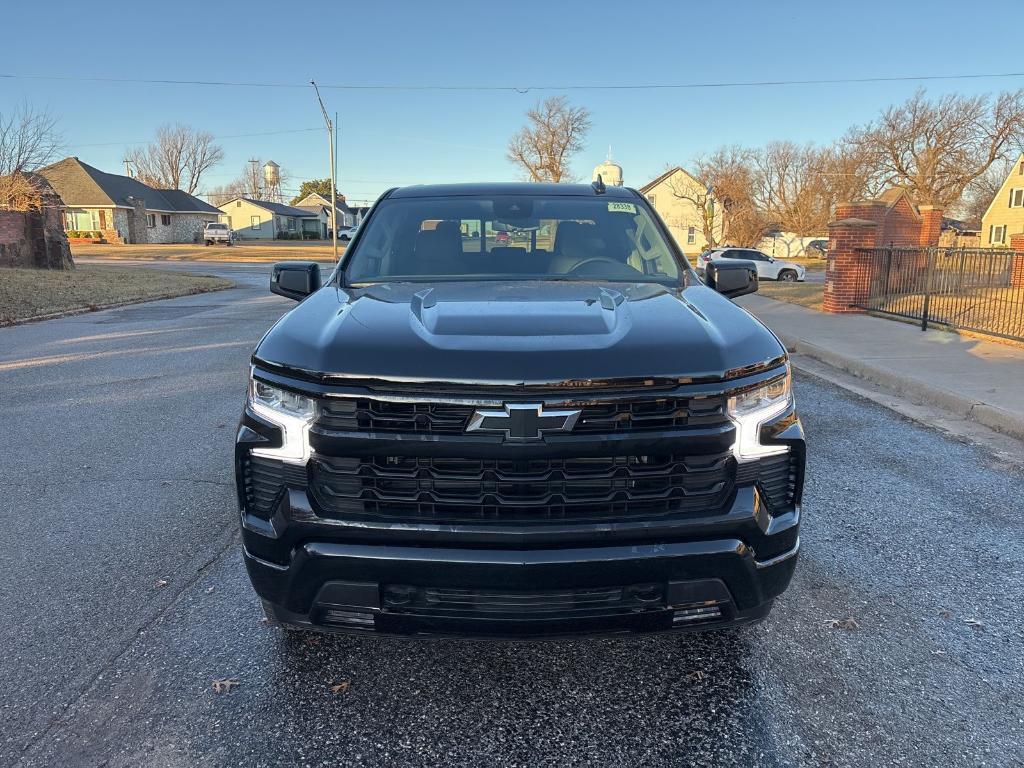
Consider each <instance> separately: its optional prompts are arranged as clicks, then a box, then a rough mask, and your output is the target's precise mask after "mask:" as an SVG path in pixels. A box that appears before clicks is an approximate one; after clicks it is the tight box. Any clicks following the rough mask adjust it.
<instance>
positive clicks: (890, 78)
mask: <svg viewBox="0 0 1024 768" xmlns="http://www.w3.org/2000/svg"><path fill="white" fill-rule="evenodd" d="M1013 77H1024V72H983V73H966V74H949V75H885V76H877V77H836V78H818V79H807V80H742V81H717V82H716V81H710V82H695V83H634V84H589V85H587V84H574V85H526V86H518V85H408V84H378V85H361V84H344V85H323V84H321V85H320V87H321V88H329V89H332V90H340V91H477V92H479V91H504V92H514V93H529V92H530V91H642V90H681V89H695V88H761V87H776V86H787V85H853V84H857V83H895V82H923V81H932V80H979V79H985V78H1013ZM0 78H5V79H8V80H60V81H73V82H90V83H119V84H139V85H196V86H223V87H230V88H308V87H309V84H308V83H282V82H277V83H272V82H246V81H239V80H234V81H232V80H165V79H146V78H128V77H83V76H78V75H15V74H7V73H0Z"/></svg>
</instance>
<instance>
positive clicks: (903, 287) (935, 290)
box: [857, 248, 1024, 340]
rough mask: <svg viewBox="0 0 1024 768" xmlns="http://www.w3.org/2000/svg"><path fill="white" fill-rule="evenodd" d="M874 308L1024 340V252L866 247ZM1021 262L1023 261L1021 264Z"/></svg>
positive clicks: (869, 304)
mask: <svg viewBox="0 0 1024 768" xmlns="http://www.w3.org/2000/svg"><path fill="white" fill-rule="evenodd" d="M859 253H861V254H863V255H865V256H866V257H867V263H868V265H869V270H868V274H867V276H866V280H867V297H866V299H865V301H864V303H863V304H858V305H857V306H859V307H861V308H862V309H866V310H868V311H869V312H877V313H879V314H883V315H891V316H895V317H905V318H909V319H911V320H919V321H920V322H921V330H927V329H928V326H929V324H935V325H943V326H947V327H950V328H961V329H964V330H969V331H976V332H979V333H986V334H991V335H993V336H1003V337H1006V338H1011V339H1018V340H1024V285H1021V284H1020V280H1019V279H1018V280H1017V282H1018V285H1016V286H1014V285H1013V274H1014V260H1015V259H1020V258H1024V253H1020V252H1015V251H1010V250H1006V249H998V248H989V249H980V248H864V249H860V250H859ZM1020 269H1021V267H1020V266H1018V270H1020Z"/></svg>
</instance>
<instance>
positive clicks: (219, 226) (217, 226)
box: [206, 224, 228, 229]
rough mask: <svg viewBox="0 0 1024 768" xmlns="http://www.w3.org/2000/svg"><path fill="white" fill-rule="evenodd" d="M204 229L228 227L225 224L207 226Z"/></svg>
mask: <svg viewBox="0 0 1024 768" xmlns="http://www.w3.org/2000/svg"><path fill="white" fill-rule="evenodd" d="M206 228H207V229H227V228H228V225H227V224H207V225H206Z"/></svg>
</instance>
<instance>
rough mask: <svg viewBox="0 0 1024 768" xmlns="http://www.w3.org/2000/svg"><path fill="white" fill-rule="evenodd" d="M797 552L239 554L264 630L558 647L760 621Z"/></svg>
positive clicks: (325, 547)
mask: <svg viewBox="0 0 1024 768" xmlns="http://www.w3.org/2000/svg"><path fill="white" fill-rule="evenodd" d="M798 549H799V541H797V543H796V544H795V545H794V546H793V548H792V549H790V550H789V551H787V552H784V553H783V554H782V555H780V556H777V557H774V558H772V559H770V560H765V561H759V560H757V559H756V557H755V553H754V552H753V550H752V549H751V548H750V547H748V546H747V545H745V544H744V543H743V542H741V541H739V540H738V539H719V540H712V541H700V542H677V543H672V544H646V545H641V546H620V547H587V548H572V549H554V550H533V551H520V550H465V549H434V548H421V547H393V546H372V545H359V544H337V543H323V542H309V543H306V544H305V545H303V546H302V547H301V548H299V549H297V550H296V551H295V553H294V555H293V557H292V561H291V562H290V563H289V564H288V565H286V566H282V565H279V564H276V563H271V562H269V561H266V560H262V559H260V558H258V557H255V556H254V555H252V554H251V553H250V552H248V551H246V552H245V563H246V567H247V569H248V571H249V576H250V578H251V579H252V583H253V586H254V587H255V589H256V592H257V593H258V594H259V596H260V597H261V598H262V599H263V601H264V605H265V606H267V609H268V612H269V613H270V614H271V618H273V619H274V620H276V621H277V622H279V623H281V624H284V625H286V626H290V627H295V628H303V629H317V630H327V631H340V632H351V633H369V634H385V635H404V636H424V635H434V636H445V635H458V636H476V637H504V638H517V637H544V636H547V637H559V636H576V635H583V634H608V633H625V632H664V631H679V630H694V629H710V628H721V627H725V626H735V625H739V624H746V623H751V622H754V621H758V620H760V619H762V618H764V617H765V616H766V615H767V613H768V611H769V610H770V609H771V606H772V603H773V601H774V599H775V598H776V597H777V596H778V595H779V594H781V593H782V591H783V590H785V588H786V586H787V585H788V584H789V580H790V578H791V577H792V574H793V569H794V567H795V565H796V560H797V552H798Z"/></svg>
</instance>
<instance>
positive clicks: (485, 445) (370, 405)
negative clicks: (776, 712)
mask: <svg viewBox="0 0 1024 768" xmlns="http://www.w3.org/2000/svg"><path fill="white" fill-rule="evenodd" d="M270 287H271V290H272V291H273V292H275V293H277V294H280V295H283V296H287V297H290V298H293V299H296V300H300V303H299V304H298V306H296V307H295V308H294V309H292V310H291V311H290V312H288V313H287V314H286V315H284V316H283V317H282V318H281V319H280V320H279V321H278V322H277V323H276V324H275V325H274V326H273V327H272V328H271V329H270V331H269V332H268V333H267V334H266V335H265V336H264V337H263V339H262V340H261V341H260V343H259V346H258V347H257V349H256V351H255V352H254V354H253V356H252V370H251V380H250V383H249V394H248V399H247V402H246V406H245V411H244V415H243V416H242V420H241V424H240V427H239V430H238V436H237V442H236V451H235V469H236V475H237V485H238V501H239V505H240V509H241V526H242V538H243V542H244V547H245V551H244V557H245V563H246V566H247V568H248V571H249V575H250V577H251V580H252V583H253V586H254V587H255V589H256V592H257V593H258V594H259V597H260V598H261V600H262V603H263V607H264V610H265V611H266V614H267V617H268V619H269V620H270V621H271V622H272V623H275V624H279V625H281V626H283V627H285V628H290V629H294V628H299V629H320V630H336V631H347V632H361V633H367V634H393V635H406V636H429V635H470V636H478V637H495V636H497V637H524V636H525V637H534V636H566V635H569V636H572V635H580V634H586V633H599V632H651V631H662V630H688V629H707V628H715V627H723V626H729V625H735V624H743V623H748V622H752V621H756V620H759V619H762V618H764V617H765V616H766V615H767V613H768V611H769V610H770V609H771V606H772V604H773V602H774V600H775V598H776V597H778V596H779V594H780V593H782V591H783V590H784V589H785V588H786V586H787V585H788V583H789V580H790V577H791V576H792V573H793V569H794V566H795V564H796V559H797V552H798V549H799V537H798V527H799V520H800V497H801V491H802V487H803V476H804V437H803V431H802V428H801V425H800V421H799V419H798V418H797V415H796V411H795V407H794V402H793V395H792V391H791V380H790V368H789V363H788V360H787V356H786V351H785V349H784V347H783V346H782V345H781V344H780V343H779V341H778V340H777V339H776V338H775V336H774V335H773V334H772V333H771V332H770V331H768V330H767V329H766V328H765V327H764V326H763V325H761V324H760V323H759V322H758V321H757V320H755V319H754V318H753V317H751V316H750V315H749V314H748V313H747V312H745V311H744V310H743V309H741V308H739V307H737V306H736V305H734V304H733V303H732V302H731V301H730V300H729V298H728V297H731V296H736V295H740V294H743V293H750V292H751V291H754V290H756V289H757V273H756V270H755V269H754V265H752V264H748V263H745V262H736V261H734V262H731V263H729V264H725V263H723V264H722V265H717V266H715V267H713V268H711V269H709V271H708V274H707V275H706V276H705V282H701V281H700V280H699V279H698V278H697V276H696V275H695V273H694V272H693V270H692V269H691V268H690V266H689V264H688V263H687V261H686V259H685V258H684V256H683V254H682V253H681V251H680V250H679V248H678V246H677V245H676V243H675V242H674V240H673V239H672V236H671V235H670V234H669V232H668V231H667V229H666V228H665V225H664V224H663V222H662V221H661V220H660V219H659V217H658V216H657V214H656V213H655V212H654V211H653V210H652V209H651V207H650V206H649V205H648V203H647V201H646V200H644V199H643V197H642V196H641V195H639V194H638V193H637V192H635V191H634V190H631V189H627V188H622V187H610V186H609V187H604V186H603V185H601V184H600V183H596V184H595V185H592V186H584V185H578V186H577V185H565V184H557V185H555V184H488V185H437V186H416V187H406V188H401V189H394V190H391V191H389V192H387V193H385V194H384V195H383V196H382V197H381V198H380V200H379V201H378V202H377V204H376V205H375V206H374V208H373V209H372V211H371V212H370V214H369V216H368V218H367V220H366V221H365V222H363V225H362V226H361V227H360V229H359V231H358V233H357V234H356V236H355V238H354V240H353V241H352V244H351V245H350V246H349V247H348V249H347V250H346V252H345V254H344V257H343V258H342V260H341V262H340V264H338V266H337V267H336V269H334V271H333V272H332V273H331V274H330V275H329V276H326V280H323V279H322V277H321V274H320V271H319V269H318V267H317V266H316V265H315V264H311V263H307V262H286V263H281V264H277V265H275V266H274V269H273V275H272V277H271V286H270Z"/></svg>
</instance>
